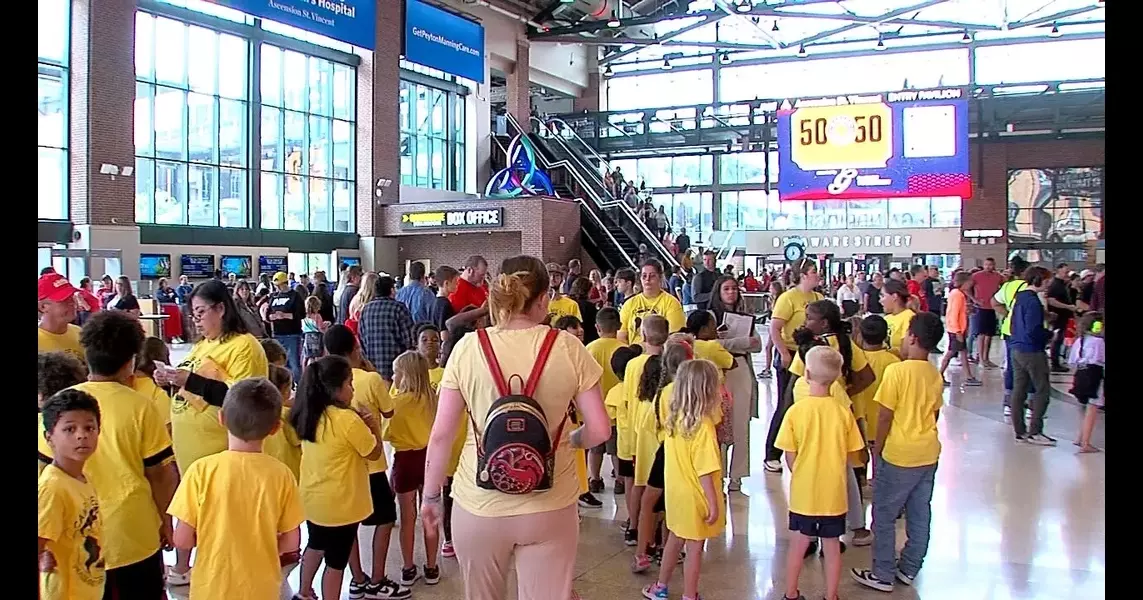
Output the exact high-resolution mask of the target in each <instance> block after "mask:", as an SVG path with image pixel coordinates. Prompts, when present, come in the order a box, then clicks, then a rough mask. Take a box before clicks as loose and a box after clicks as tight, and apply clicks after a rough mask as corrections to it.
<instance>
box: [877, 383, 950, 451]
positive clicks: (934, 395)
mask: <svg viewBox="0 0 1143 600" xmlns="http://www.w3.org/2000/svg"><path fill="white" fill-rule="evenodd" d="M943 394H944V382H943V381H942V380H941V374H940V371H938V370H937V368H936V367H935V366H933V364H932V363H930V362H928V361H924V360H903V361H901V362H899V363H897V364H893V365H889V366H888V367H886V368H885V372H884V373H883V374H882V376H881V387H880V388H879V389H878V390H877V395H876V396H874V401H875V402H877V404H879V405H881V406H884V407H885V408H888V409H889V410H891V411H893V424H892V425H891V426H890V427H889V436H888V437H887V438H886V439H885V447H884V448H883V449H882V450H881V458H883V459H885V460H887V461H889V462H890V463H891V464H893V465H895V466H898V467H924V466H927V465H932V464H936V462H937V459H939V458H940V456H941V440H940V438H939V437H938V436H937V412H938V411H940V410H941V404H942V403H943V401H944V400H943V397H942V396H943Z"/></svg>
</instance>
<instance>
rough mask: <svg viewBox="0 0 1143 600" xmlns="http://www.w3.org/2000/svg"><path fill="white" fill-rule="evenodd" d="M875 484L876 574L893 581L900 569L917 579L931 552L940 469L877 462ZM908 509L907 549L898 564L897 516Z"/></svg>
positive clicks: (878, 576)
mask: <svg viewBox="0 0 1143 600" xmlns="http://www.w3.org/2000/svg"><path fill="white" fill-rule="evenodd" d="M874 472H875V473H876V474H877V477H876V479H875V480H874V482H873V574H874V575H875V576H876V577H877V578H878V579H880V580H881V581H893V580H894V578H895V576H896V574H897V569H898V568H899V569H901V572H903V573H904V574H905V575H908V576H909V577H916V576H917V573H918V572H920V570H921V564H922V563H923V562H924V561H925V555H926V554H928V552H929V522H930V521H931V519H932V506H931V505H932V502H933V483H934V481H935V480H936V474H937V465H936V464H931V465H926V466H924V467H898V466H896V465H894V464H892V463H890V462H888V461H886V460H885V459H882V458H879V459H877V468H876V469H875V471H874ZM902 508H904V509H905V537H906V540H905V547H904V548H902V549H901V561H900V563H899V564H898V562H897V526H896V523H897V516H898V515H900V514H901V509H902Z"/></svg>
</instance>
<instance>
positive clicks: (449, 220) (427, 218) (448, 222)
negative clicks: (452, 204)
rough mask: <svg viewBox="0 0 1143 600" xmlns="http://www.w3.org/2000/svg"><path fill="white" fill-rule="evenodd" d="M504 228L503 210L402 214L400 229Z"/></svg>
mask: <svg viewBox="0 0 1143 600" xmlns="http://www.w3.org/2000/svg"><path fill="white" fill-rule="evenodd" d="M503 226H504V208H503V207H501V208H483V209H479V210H432V211H425V212H412V213H403V214H402V215H401V229H489V228H492V227H503Z"/></svg>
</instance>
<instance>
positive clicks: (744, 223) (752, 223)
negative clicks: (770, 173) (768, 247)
mask: <svg viewBox="0 0 1143 600" xmlns="http://www.w3.org/2000/svg"><path fill="white" fill-rule="evenodd" d="M738 226H739V227H740V228H742V229H766V190H750V191H744V192H738Z"/></svg>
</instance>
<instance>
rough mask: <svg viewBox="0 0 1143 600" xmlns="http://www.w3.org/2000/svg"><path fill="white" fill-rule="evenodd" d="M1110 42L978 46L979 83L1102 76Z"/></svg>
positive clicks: (1054, 41)
mask: <svg viewBox="0 0 1143 600" xmlns="http://www.w3.org/2000/svg"><path fill="white" fill-rule="evenodd" d="M1106 45H1107V44H1106V43H1105V40H1104V39H1103V38H1099V39H1094V40H1053V41H1047V42H1036V43H1031V44H1013V45H1009V46H982V47H980V48H977V49H976V82H977V83H979V84H997V83H1027V82H1040V81H1068V80H1074V79H1102V78H1103V77H1104V76H1105V73H1106V67H1105V60H1106V59H1105V51H1106ZM911 81H912V80H910V82H911Z"/></svg>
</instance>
